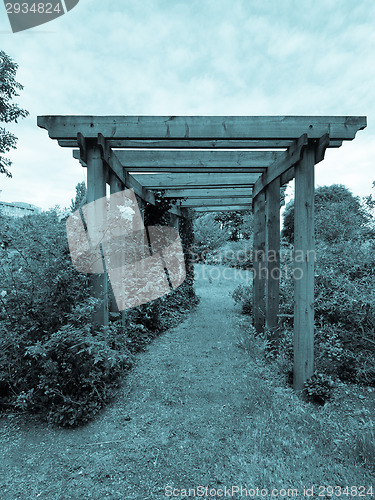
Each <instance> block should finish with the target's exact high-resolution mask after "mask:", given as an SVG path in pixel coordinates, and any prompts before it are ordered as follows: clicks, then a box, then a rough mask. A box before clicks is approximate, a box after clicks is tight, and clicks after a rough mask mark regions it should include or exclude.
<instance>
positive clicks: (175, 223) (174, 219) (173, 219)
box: [169, 213, 180, 231]
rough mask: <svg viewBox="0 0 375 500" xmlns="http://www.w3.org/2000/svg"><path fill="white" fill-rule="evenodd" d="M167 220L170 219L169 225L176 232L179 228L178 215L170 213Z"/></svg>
mask: <svg viewBox="0 0 375 500" xmlns="http://www.w3.org/2000/svg"><path fill="white" fill-rule="evenodd" d="M169 218H170V225H171V226H172V227H174V228H175V229H177V231H178V230H179V227H180V221H179V218H178V215H176V214H172V213H170V214H169Z"/></svg>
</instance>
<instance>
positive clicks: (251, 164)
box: [116, 150, 283, 172]
mask: <svg viewBox="0 0 375 500" xmlns="http://www.w3.org/2000/svg"><path fill="white" fill-rule="evenodd" d="M282 154H283V153H282V152H278V151H145V150H138V151H132V150H128V151H123V150H118V151H116V155H117V157H118V159H119V160H120V162H121V163H122V165H123V166H124V167H125V168H127V169H128V170H134V169H135V168H139V169H143V168H144V167H152V168H153V169H159V168H160V169H164V168H168V169H169V168H171V169H175V168H180V169H184V170H186V171H189V170H194V171H195V169H197V168H200V167H201V168H209V167H214V168H215V169H216V168H218V167H222V168H229V169H232V168H237V167H244V168H247V169H249V170H251V169H254V170H253V171H254V172H263V171H264V170H265V168H267V167H268V166H269V165H271V164H272V163H274V162H275V161H276V160H277V159H278V158H280V155H282Z"/></svg>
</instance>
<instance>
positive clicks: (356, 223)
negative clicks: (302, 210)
mask: <svg viewBox="0 0 375 500" xmlns="http://www.w3.org/2000/svg"><path fill="white" fill-rule="evenodd" d="M314 208H315V236H316V239H317V241H321V242H325V243H328V244H332V243H338V242H339V241H348V240H359V239H361V238H363V237H366V235H371V234H372V236H373V235H374V233H373V231H372V230H371V227H370V225H369V223H370V221H371V217H370V216H369V214H368V212H367V211H366V210H365V208H364V207H363V205H362V204H361V201H360V199H359V198H358V197H356V196H353V194H352V193H351V192H350V191H349V189H348V188H346V187H345V186H343V185H341V184H333V185H332V186H321V187H318V188H317V189H316V190H315V201H314ZM282 236H283V237H284V238H285V239H286V241H287V242H288V243H293V239H294V200H292V201H290V202H289V203H288V204H287V206H286V208H285V211H284V219H283V230H282Z"/></svg>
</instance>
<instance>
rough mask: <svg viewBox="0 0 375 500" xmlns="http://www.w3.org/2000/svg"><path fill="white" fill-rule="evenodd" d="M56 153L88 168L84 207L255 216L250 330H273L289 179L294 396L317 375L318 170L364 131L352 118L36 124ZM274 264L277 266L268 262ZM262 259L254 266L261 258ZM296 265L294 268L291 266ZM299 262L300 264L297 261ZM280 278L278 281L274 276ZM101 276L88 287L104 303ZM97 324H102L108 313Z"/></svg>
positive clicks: (60, 119) (67, 119) (96, 119)
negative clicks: (138, 205)
mask: <svg viewBox="0 0 375 500" xmlns="http://www.w3.org/2000/svg"><path fill="white" fill-rule="evenodd" d="M38 125H39V127H42V128H45V129H47V130H48V133H49V136H50V137H51V138H52V139H57V141H58V143H59V145H60V146H62V147H71V148H77V147H79V151H74V157H75V158H78V159H79V160H80V161H81V163H82V164H84V165H86V166H87V201H88V202H91V201H94V200H96V199H99V198H102V197H103V196H106V184H107V183H108V184H109V185H110V192H111V193H115V192H118V191H121V190H123V189H124V188H128V189H133V190H134V192H135V194H136V195H137V197H138V199H139V200H140V202H142V201H143V202H148V203H151V204H154V203H155V196H154V191H155V190H165V196H166V197H169V198H180V201H179V202H178V205H177V206H175V207H174V208H172V209H171V212H172V213H173V214H174V216H175V220H178V219H176V216H177V218H178V217H184V215H185V209H186V208H194V209H195V210H197V211H216V210H220V211H222V210H225V211H226V210H250V209H252V210H253V212H254V256H255V258H254V308H253V310H254V318H253V319H254V325H255V328H256V329H257V331H261V330H262V329H263V328H264V327H267V328H269V329H271V330H272V328H274V327H275V326H276V325H277V320H278V311H279V273H278V272H277V270H278V269H279V266H280V262H279V258H280V187H281V186H283V185H285V184H286V183H287V182H289V181H291V180H292V179H295V221H294V226H295V227H294V250H295V266H296V267H298V269H299V276H298V278H299V279H295V291H294V297H295V309H294V368H293V373H294V388H295V389H297V390H300V389H302V387H303V384H304V382H305V381H306V380H307V379H308V378H309V377H310V376H311V375H312V373H313V369H314V367H313V365H314V356H313V355H314V259H313V257H312V255H313V250H314V166H315V164H316V163H319V162H320V161H322V160H323V158H324V154H325V151H326V149H327V148H337V147H340V146H341V144H342V142H343V141H348V140H352V139H354V137H355V134H356V132H357V131H358V130H362V129H363V128H365V127H366V117H358V116H309V117H308V116H177V117H176V116H169V117H165V116H40V117H38ZM270 254H272V255H273V256H276V258H272V259H267V255H270ZM257 256H258V258H257ZM297 256H298V261H297ZM301 256H302V258H301ZM275 271H276V272H275ZM105 281H106V278H105V276H96V277H94V278H93V291H94V293H95V294H96V296H101V295H102V294H103V290H104V288H105ZM97 318H99V320H100V321H101V322H102V323H103V324H105V323H106V322H107V321H108V319H107V318H108V311H107V310H106V308H105V307H103V310H102V311H101V312H99V314H98V315H97Z"/></svg>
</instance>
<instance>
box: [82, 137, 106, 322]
mask: <svg viewBox="0 0 375 500" xmlns="http://www.w3.org/2000/svg"><path fill="white" fill-rule="evenodd" d="M86 147H87V152H86V153H87V161H86V163H87V203H90V202H92V201H95V200H98V199H99V198H103V197H104V196H106V181H105V169H104V164H103V160H102V156H101V149H100V148H99V146H98V145H97V143H96V141H95V142H94V141H88V140H87V141H86ZM88 217H89V220H88V221H87V222H88V225H90V224H93V225H94V224H95V223H98V224H100V222H101V221H102V219H103V217H105V214H103V213H100V210H96V209H94V210H90V211H89V215H88ZM90 219H91V220H90ZM90 285H91V289H92V292H93V296H94V297H95V298H99V299H101V300H102V301H103V303H102V305H101V306H100V307H98V308H97V310H96V311H95V313H94V317H93V320H94V322H95V323H97V324H99V325H101V326H105V325H108V277H107V273H102V274H92V275H91V276H90Z"/></svg>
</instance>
